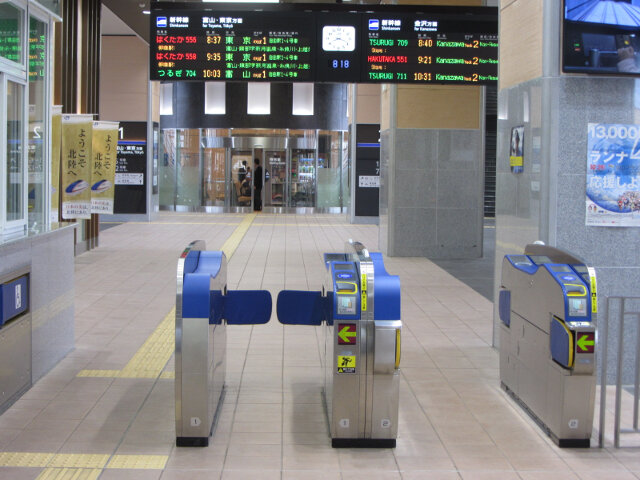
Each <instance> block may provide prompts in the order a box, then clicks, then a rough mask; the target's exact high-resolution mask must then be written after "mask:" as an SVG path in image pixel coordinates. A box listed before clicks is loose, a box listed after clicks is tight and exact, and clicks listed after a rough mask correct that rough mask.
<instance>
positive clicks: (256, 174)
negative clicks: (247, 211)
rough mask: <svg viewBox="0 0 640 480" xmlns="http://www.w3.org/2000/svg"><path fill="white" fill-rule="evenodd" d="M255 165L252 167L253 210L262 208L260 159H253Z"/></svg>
mask: <svg viewBox="0 0 640 480" xmlns="http://www.w3.org/2000/svg"><path fill="white" fill-rule="evenodd" d="M254 163H255V167H254V169H253V190H254V196H253V209H254V210H255V211H260V210H262V167H261V166H260V160H259V159H257V158H256V159H255V160H254Z"/></svg>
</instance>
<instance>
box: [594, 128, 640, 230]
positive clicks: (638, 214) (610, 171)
mask: <svg viewBox="0 0 640 480" xmlns="http://www.w3.org/2000/svg"><path fill="white" fill-rule="evenodd" d="M587 139H588V140H587V195H586V196H587V198H586V224H587V225H593V226H606V227H637V226H640V125H621V124H606V123H590V124H589V125H588V133H587Z"/></svg>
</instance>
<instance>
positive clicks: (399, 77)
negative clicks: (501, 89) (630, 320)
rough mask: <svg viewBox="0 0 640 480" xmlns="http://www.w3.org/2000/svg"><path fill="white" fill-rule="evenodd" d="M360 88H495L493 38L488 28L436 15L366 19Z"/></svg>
mask: <svg viewBox="0 0 640 480" xmlns="http://www.w3.org/2000/svg"><path fill="white" fill-rule="evenodd" d="M363 32H365V34H364V42H363V43H364V45H365V47H364V48H365V58H366V70H365V71H364V78H361V81H362V82H383V83H483V84H486V83H494V82H497V81H498V34H497V33H496V32H492V31H491V28H490V26H489V25H488V24H483V23H482V22H479V21H473V20H466V21H464V20H456V21H452V20H451V19H448V18H447V17H446V16H439V15H435V14H434V15H398V14H395V15H393V14H386V15H385V14H373V15H367V16H366V18H365V23H364V25H363Z"/></svg>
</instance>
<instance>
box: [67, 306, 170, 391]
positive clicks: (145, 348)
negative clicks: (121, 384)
mask: <svg viewBox="0 0 640 480" xmlns="http://www.w3.org/2000/svg"><path fill="white" fill-rule="evenodd" d="M174 319H175V308H173V309H172V310H171V311H170V312H169V313H168V314H167V316H166V317H164V320H162V322H161V323H160V325H158V327H157V328H156V329H155V331H154V332H153V333H152V334H151V336H150V337H149V338H147V340H146V341H145V342H144V344H142V347H140V350H138V351H137V352H136V354H135V355H134V356H133V358H131V360H129V363H127V364H126V365H125V367H124V368H123V369H122V370H80V372H78V374H77V376H78V377H102V378H115V377H117V378H158V376H160V374H161V373H162V370H164V367H165V365H166V364H167V362H168V361H169V359H170V358H171V355H172V354H173V350H174V346H175V328H174Z"/></svg>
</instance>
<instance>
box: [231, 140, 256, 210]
mask: <svg viewBox="0 0 640 480" xmlns="http://www.w3.org/2000/svg"><path fill="white" fill-rule="evenodd" d="M251 153H252V152H251V150H240V149H233V150H231V184H232V185H231V206H232V207H251V198H252V193H253V187H252V185H253V184H252V183H251V178H252V175H251V174H252V171H251V169H252V165H253V160H252V159H253V156H252V154H251Z"/></svg>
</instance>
